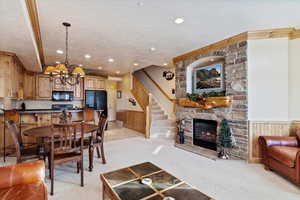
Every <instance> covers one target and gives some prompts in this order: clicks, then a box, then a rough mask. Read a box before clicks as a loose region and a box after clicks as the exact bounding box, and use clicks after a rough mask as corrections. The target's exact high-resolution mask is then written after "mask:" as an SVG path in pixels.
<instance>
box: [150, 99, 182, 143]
mask: <svg viewBox="0 0 300 200" xmlns="http://www.w3.org/2000/svg"><path fill="white" fill-rule="evenodd" d="M150 110H151V128H150V138H159V139H169V140H174V138H175V134H176V131H177V128H176V123H175V120H170V119H168V115H166V114H165V112H164V111H163V110H162V109H161V107H160V106H159V105H158V103H157V102H156V101H155V99H152V106H151V109H150Z"/></svg>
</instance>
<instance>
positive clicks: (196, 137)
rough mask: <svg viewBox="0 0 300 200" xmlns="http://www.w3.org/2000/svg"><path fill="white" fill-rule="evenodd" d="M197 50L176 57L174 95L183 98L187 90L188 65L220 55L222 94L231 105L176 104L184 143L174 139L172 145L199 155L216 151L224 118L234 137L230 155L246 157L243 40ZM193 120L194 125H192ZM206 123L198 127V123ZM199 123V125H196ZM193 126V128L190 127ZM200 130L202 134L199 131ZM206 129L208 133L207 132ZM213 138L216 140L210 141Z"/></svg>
mask: <svg viewBox="0 0 300 200" xmlns="http://www.w3.org/2000/svg"><path fill="white" fill-rule="evenodd" d="M203 49H205V47H204V48H203ZM199 52H200V53H199V54H200V55H199V54H195V55H194V56H189V57H186V58H183V59H182V60H179V61H176V62H175V66H176V98H177V99H180V98H186V95H187V93H190V91H189V88H190V86H191V85H190V84H191V78H190V76H189V74H191V69H192V68H191V66H196V67H197V65H198V64H199V63H201V62H208V61H212V60H214V59H216V58H220V57H222V59H223V63H224V85H225V88H224V89H225V95H226V96H228V97H230V99H231V105H230V106H228V107H216V108H211V109H203V108H196V107H188V106H180V105H179V106H177V109H176V118H177V120H184V121H185V128H184V141H185V142H184V144H179V142H178V141H177V142H176V147H179V148H181V149H184V150H187V151H191V152H194V153H197V154H200V155H203V156H207V155H209V157H210V155H214V156H215V157H216V155H217V152H216V150H217V151H218V147H217V146H218V140H217V139H218V137H217V136H218V133H219V131H220V127H219V126H218V124H220V123H221V121H222V120H223V119H227V120H228V123H229V126H230V129H231V130H232V136H233V140H234V148H233V149H232V151H231V154H232V156H234V157H237V158H240V159H247V157H248V121H247V120H248V102H247V41H239V42H236V43H234V44H230V45H228V46H225V47H221V48H219V49H214V50H211V51H209V50H207V49H205V51H199ZM195 120H196V121H197V122H196V123H197V124H198V123H199V124H198V125H196V126H193V125H194V124H195ZM203 122H206V123H207V124H209V125H208V127H205V129H207V130H204V131H198V129H199V127H202V123H203ZM198 126H199V127H198ZM195 128H196V129H197V130H196V131H195V130H194V129H195ZM202 132H203V134H202ZM207 132H209V133H207ZM214 139H216V141H213V140H214Z"/></svg>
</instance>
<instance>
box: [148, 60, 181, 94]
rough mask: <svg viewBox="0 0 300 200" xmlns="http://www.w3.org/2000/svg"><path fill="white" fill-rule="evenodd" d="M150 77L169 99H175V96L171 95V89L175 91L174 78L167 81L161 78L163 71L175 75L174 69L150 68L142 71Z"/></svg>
mask: <svg viewBox="0 0 300 200" xmlns="http://www.w3.org/2000/svg"><path fill="white" fill-rule="evenodd" d="M144 70H145V71H146V72H147V73H148V74H149V75H150V77H151V78H152V79H153V80H154V81H155V82H156V83H157V84H158V85H159V86H160V88H161V89H162V90H163V91H164V92H165V93H166V94H167V95H168V96H169V97H170V98H171V99H175V98H176V97H175V94H172V89H175V76H174V78H173V79H172V80H170V81H168V80H166V79H165V78H164V77H163V72H164V71H171V72H173V73H175V68H167V67H159V66H151V67H147V68H145V69H144Z"/></svg>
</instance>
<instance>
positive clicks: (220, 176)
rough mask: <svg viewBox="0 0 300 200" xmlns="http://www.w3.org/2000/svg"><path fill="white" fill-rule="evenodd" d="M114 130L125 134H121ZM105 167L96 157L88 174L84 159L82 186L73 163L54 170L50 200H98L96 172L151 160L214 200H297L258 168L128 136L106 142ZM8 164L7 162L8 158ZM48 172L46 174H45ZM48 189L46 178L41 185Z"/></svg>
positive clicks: (288, 186)
mask: <svg viewBox="0 0 300 200" xmlns="http://www.w3.org/2000/svg"><path fill="white" fill-rule="evenodd" d="M119 131H126V130H125V129H123V130H122V129H120V130H119ZM105 154H106V158H107V164H106V165H103V164H102V163H101V161H100V160H99V159H97V158H95V163H94V170H93V172H88V170H87V167H88V156H87V155H86V156H85V168H86V170H85V174H84V178H85V181H84V182H85V186H84V187H80V185H79V183H80V175H79V174H76V173H75V171H76V168H75V164H67V165H64V166H61V167H60V168H58V169H57V170H56V174H55V194H54V196H51V197H49V199H50V200H60V199H64V200H87V199H89V200H90V199H95V200H96V199H97V200H101V199H102V186H101V181H100V178H99V176H100V173H104V172H108V171H112V170H116V169H119V168H123V167H127V166H130V165H134V164H138V163H141V162H146V161H150V162H153V163H154V164H156V165H158V166H160V167H161V168H163V169H165V170H166V171H168V172H170V173H172V174H174V175H175V176H176V177H178V178H180V179H182V180H184V181H186V182H188V183H190V184H191V185H193V186H195V187H196V188H198V189H199V190H200V191H201V192H203V193H205V194H207V195H209V196H211V197H213V198H215V199H216V200H235V199H237V200H253V199H255V200H283V199H284V200H299V199H300V189H299V187H297V186H295V185H294V184H292V183H291V182H289V181H288V180H286V179H284V178H282V177H281V176H279V175H277V174H276V173H273V172H270V171H265V170H264V169H263V166H262V165H258V164H247V163H246V162H244V161H239V160H217V161H213V160H211V159H207V158H204V157H201V156H199V155H196V154H193V153H190V152H187V151H183V150H180V149H178V148H175V147H174V145H173V144H172V142H171V141H162V140H153V139H144V138H143V137H133V138H128V139H122V140H113V141H108V142H106V143H105ZM10 160H11V162H13V161H12V159H11V158H10ZM47 171H48V170H47ZM46 181H47V184H48V188H49V189H50V185H49V179H47V180H46Z"/></svg>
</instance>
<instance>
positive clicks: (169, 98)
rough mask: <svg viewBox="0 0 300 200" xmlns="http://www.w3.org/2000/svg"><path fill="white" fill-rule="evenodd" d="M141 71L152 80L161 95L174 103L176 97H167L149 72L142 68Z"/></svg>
mask: <svg viewBox="0 0 300 200" xmlns="http://www.w3.org/2000/svg"><path fill="white" fill-rule="evenodd" d="M142 71H143V72H144V73H145V74H146V76H147V77H148V78H149V79H150V80H151V81H152V83H153V84H154V85H155V86H156V87H157V88H158V89H159V91H160V92H161V93H163V95H164V96H165V97H166V98H167V99H168V100H169V101H172V102H173V103H176V99H172V98H171V97H169V95H168V94H167V93H166V92H165V91H164V90H163V89H162V88H161V87H160V86H159V84H158V83H156V81H155V80H153V78H152V77H151V76H150V74H149V73H148V72H147V71H146V70H144V69H142Z"/></svg>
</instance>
